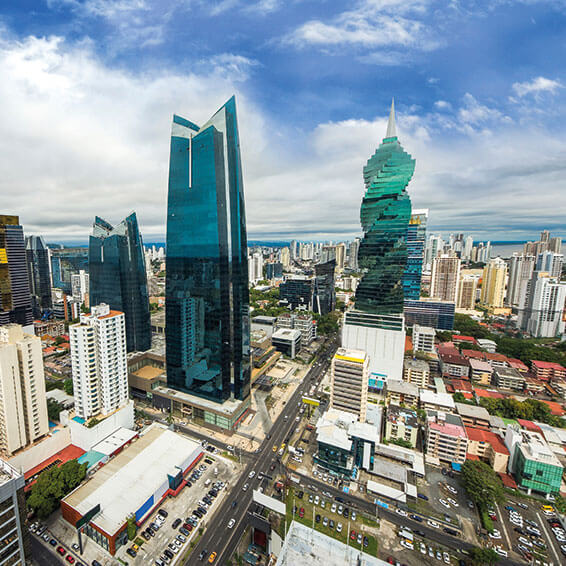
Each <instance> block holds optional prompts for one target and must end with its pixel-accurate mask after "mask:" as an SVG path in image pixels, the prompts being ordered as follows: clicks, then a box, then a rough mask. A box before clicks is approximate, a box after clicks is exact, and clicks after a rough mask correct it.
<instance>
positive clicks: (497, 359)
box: [485, 352, 509, 362]
mask: <svg viewBox="0 0 566 566" xmlns="http://www.w3.org/2000/svg"><path fill="white" fill-rule="evenodd" d="M485 359H486V360H493V361H494V362H509V358H508V357H507V356H504V355H503V354H498V353H497V352H494V353H493V354H492V353H491V352H485Z"/></svg>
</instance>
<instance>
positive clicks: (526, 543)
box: [518, 537, 533, 548]
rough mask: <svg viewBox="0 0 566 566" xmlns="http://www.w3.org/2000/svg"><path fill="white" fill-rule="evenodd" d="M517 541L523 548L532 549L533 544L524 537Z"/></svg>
mask: <svg viewBox="0 0 566 566" xmlns="http://www.w3.org/2000/svg"><path fill="white" fill-rule="evenodd" d="M518 541H519V542H520V543H521V544H523V545H524V546H528V547H529V548H532V546H533V543H532V542H531V541H530V540H528V539H526V538H525V537H519V538H518Z"/></svg>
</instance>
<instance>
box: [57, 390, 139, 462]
mask: <svg viewBox="0 0 566 566" xmlns="http://www.w3.org/2000/svg"><path fill="white" fill-rule="evenodd" d="M68 422H69V428H70V429H71V440H72V443H73V444H74V445H75V446H78V447H79V448H82V449H83V450H85V451H88V450H90V449H91V448H92V447H93V446H94V445H95V444H97V443H98V442H100V441H101V440H104V439H105V438H106V437H107V436H110V435H111V434H112V433H113V432H114V431H116V430H118V429H119V428H120V427H123V428H127V429H130V430H134V402H133V401H131V400H130V401H128V403H127V405H125V406H124V407H122V408H121V409H119V410H118V411H116V412H115V413H113V414H112V415H110V416H108V417H106V418H105V419H104V420H103V421H101V422H100V423H99V424H97V425H96V426H94V427H92V428H87V427H86V426H84V425H82V424H80V423H78V422H76V421H74V420H72V419H70V420H69V421H68Z"/></svg>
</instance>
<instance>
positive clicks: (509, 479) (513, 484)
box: [497, 473, 518, 489]
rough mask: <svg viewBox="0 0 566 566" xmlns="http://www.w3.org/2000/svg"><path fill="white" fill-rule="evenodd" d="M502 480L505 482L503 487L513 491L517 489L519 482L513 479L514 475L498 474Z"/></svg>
mask: <svg viewBox="0 0 566 566" xmlns="http://www.w3.org/2000/svg"><path fill="white" fill-rule="evenodd" d="M497 475H498V476H499V477H500V478H501V481H502V482H503V485H504V486H505V487H510V488H512V489H517V487H518V486H517V482H516V481H515V479H514V478H513V476H512V475H510V474H502V473H498V474H497Z"/></svg>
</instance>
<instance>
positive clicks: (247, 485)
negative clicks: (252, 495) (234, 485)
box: [242, 483, 250, 491]
mask: <svg viewBox="0 0 566 566" xmlns="http://www.w3.org/2000/svg"><path fill="white" fill-rule="evenodd" d="M248 487H250V484H249V483H245V484H244V486H243V487H242V491H248Z"/></svg>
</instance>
